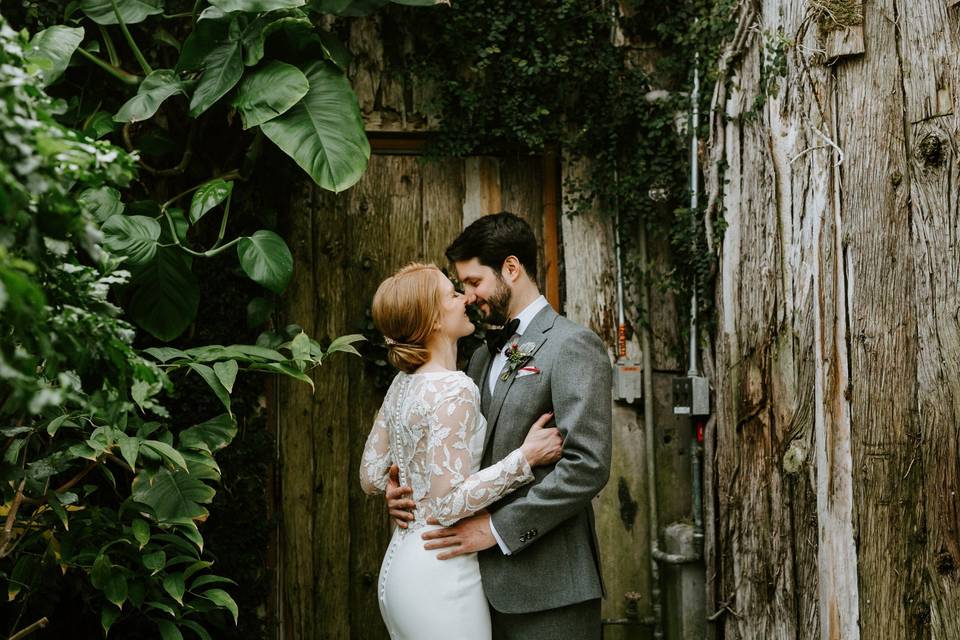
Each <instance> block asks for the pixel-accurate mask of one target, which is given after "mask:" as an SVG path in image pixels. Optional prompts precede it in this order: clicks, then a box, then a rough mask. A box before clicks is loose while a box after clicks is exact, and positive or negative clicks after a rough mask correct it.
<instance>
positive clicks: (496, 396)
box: [483, 306, 558, 451]
mask: <svg viewBox="0 0 960 640" xmlns="http://www.w3.org/2000/svg"><path fill="white" fill-rule="evenodd" d="M557 316H558V314H557V312H556V311H554V310H553V309H552V308H551V307H549V306H547V307H544V308H543V309H541V310H540V312H539V313H538V314H537V315H536V316H534V318H533V320H532V321H531V322H530V325H529V326H528V327H527V330H526V331H525V332H524V333H523V335H522V336H520V339H519V341H518V342H520V344H521V345H522V344H526V343H528V342H532V343H534V347H533V349H532V352H531V356H532V355H533V354H535V353H536V352H537V351H539V350H540V347H541V346H543V343H544V342H546V340H547V332H548V331H550V329H551V328H552V327H553V323H554V322H556V320H557ZM506 366H507V365H506V364H505V365H504V367H506ZM484 370H485V374H484V377H483V386H484V389H486V388H487V385H488V384H489V382H488V376H490V375H497V376H499V375H500V372H499V371H498V372H496V374H491V372H490V357H489V354H488V355H487V359H486V364H485V369H484ZM516 379H517V374H516V372H515V371H514V372H512V373H510V376H509V377H508V378H507V379H506V380H497V383H496V386H495V387H494V388H493V397H492V398H491V399H490V404H489V406H488V407H487V408H486V409H484V410H483V413H484V415H485V416H486V418H487V433H486V435H485V436H484V442H483V449H484V451H486V450H487V447H488V445H489V444H490V438H491V437H492V435H493V432H494V430H495V426H496V424H497V419H498V418H499V417H500V410H501V409H503V403H504V401H505V400H506V399H507V393H508V392H509V391H510V387H512V386H513V381H514V380H516Z"/></svg>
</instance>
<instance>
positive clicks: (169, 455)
mask: <svg viewBox="0 0 960 640" xmlns="http://www.w3.org/2000/svg"><path fill="white" fill-rule="evenodd" d="M140 446H141V447H146V448H147V449H150V450H151V451H153V452H154V453H156V454H157V455H159V456H160V457H161V458H163V459H164V460H166V461H167V462H169V463H170V464H173V465H176V466H178V467H180V468H181V469H183V470H184V471H187V470H188V469H187V461H186V460H184V459H183V456H182V455H180V452H179V451H177V450H176V449H174V448H173V447H171V446H170V445H168V444H167V443H166V442H160V441H159V440H144V441H143V442H142V443H140Z"/></svg>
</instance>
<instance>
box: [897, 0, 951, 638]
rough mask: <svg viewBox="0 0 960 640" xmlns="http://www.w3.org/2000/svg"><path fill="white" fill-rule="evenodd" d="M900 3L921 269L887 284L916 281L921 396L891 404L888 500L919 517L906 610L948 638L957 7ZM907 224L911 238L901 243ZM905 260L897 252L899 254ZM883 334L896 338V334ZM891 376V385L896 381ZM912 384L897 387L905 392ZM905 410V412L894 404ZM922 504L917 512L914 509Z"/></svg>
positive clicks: (910, 537)
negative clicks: (896, 443)
mask: <svg viewBox="0 0 960 640" xmlns="http://www.w3.org/2000/svg"><path fill="white" fill-rule="evenodd" d="M898 6H899V7H900V11H901V13H900V19H899V22H900V25H899V29H898V30H897V31H896V35H897V36H899V52H900V56H901V62H902V68H903V92H904V114H903V117H904V119H905V121H906V122H907V123H909V124H908V126H907V128H906V148H905V150H904V155H905V156H906V159H907V161H908V163H909V166H908V171H907V172H905V173H904V174H903V175H904V177H905V179H906V181H905V182H906V183H905V184H904V183H901V184H900V185H898V187H897V188H896V191H897V194H898V197H899V198H901V199H907V204H906V205H905V206H904V207H903V209H904V210H905V211H904V212H903V214H901V215H897V216H896V218H895V220H896V222H897V223H899V224H898V225H897V228H896V229H891V230H890V232H889V233H890V234H891V235H892V234H893V233H894V232H895V231H900V233H901V243H902V244H904V245H906V251H905V252H906V253H909V254H910V255H911V257H912V262H913V277H912V278H911V277H910V276H909V275H908V274H903V273H902V271H903V270H906V269H908V268H909V267H907V264H909V262H907V263H905V262H903V261H899V262H898V264H897V267H898V269H899V271H898V273H897V277H898V280H897V281H893V282H891V283H890V285H891V286H892V287H897V288H899V287H900V286H908V285H909V284H911V280H912V284H913V287H914V288H915V289H914V295H913V304H912V307H911V309H910V311H911V312H912V315H913V319H915V321H916V337H915V340H916V356H915V364H916V387H915V392H916V397H915V400H914V402H913V403H910V404H907V405H901V406H899V407H890V409H891V413H892V414H893V415H895V416H896V417H897V418H898V419H899V421H901V422H902V423H903V427H902V428H903V439H902V440H901V443H902V445H903V446H904V450H903V453H902V457H901V458H899V459H897V461H898V462H900V463H901V464H900V465H898V468H897V469H896V471H898V472H899V475H898V476H896V477H895V479H894V482H893V483H892V484H893V487H894V489H895V491H892V492H891V494H892V496H891V497H894V498H901V499H903V500H904V501H905V502H904V504H903V509H904V511H906V512H907V513H908V514H910V516H911V518H910V520H907V518H903V520H902V522H903V524H904V525H906V526H912V528H911V529H907V530H904V531H903V534H902V535H904V536H907V540H906V544H905V545H904V546H905V547H906V551H907V553H908V554H909V555H907V556H906V557H905V558H904V559H905V560H907V561H908V562H909V563H910V564H909V565H908V568H907V570H908V571H909V574H910V576H911V578H913V576H914V575H915V574H916V573H917V572H919V573H920V574H921V575H922V576H923V577H925V578H926V579H925V580H924V581H923V583H922V584H923V591H920V590H919V589H918V588H917V587H918V582H917V580H916V579H911V581H910V587H913V588H912V589H911V590H910V591H908V592H906V593H905V595H906V596H907V597H908V598H909V600H908V602H906V603H904V608H905V609H906V610H907V611H906V615H907V619H908V620H910V621H911V622H912V623H913V624H920V623H924V622H927V621H928V624H929V633H930V637H931V638H950V637H954V636H956V635H957V632H958V630H960V586H958V581H957V576H958V575H960V570H958V566H960V463H958V461H960V437H958V432H957V424H960V402H958V400H960V326H958V324H957V310H958V309H960V253H958V251H957V220H958V219H960V211H958V202H957V184H960V167H958V163H957V159H958V158H957V147H956V132H957V129H958V126H960V117H958V113H960V110H958V105H956V104H955V100H954V99H953V98H952V96H956V95H957V91H958V89H960V69H958V68H957V64H956V60H957V56H958V53H960V39H958V31H957V29H958V27H960V16H958V15H957V13H956V11H948V9H947V8H946V7H943V6H941V5H939V3H919V4H904V5H903V6H900V5H899V4H898ZM903 216H906V219H904V217H903ZM906 228H909V231H910V238H911V239H912V243H911V242H906V241H904V236H903V235H902V234H903V233H905V229H906ZM884 237H886V233H885V234H884ZM891 242H892V239H891V240H888V242H887V243H885V244H884V247H886V246H889V243H891ZM911 245H912V246H911ZM897 248H898V249H899V246H898V247H897ZM901 257H903V253H901V251H897V252H896V253H895V254H894V257H893V258H901ZM893 258H891V260H892V259H893ZM891 290H897V289H891ZM897 297H898V298H899V297H901V296H897ZM902 297H903V298H908V296H902ZM892 320H893V318H891V326H892ZM910 320H911V317H910V315H907V316H906V317H904V318H902V319H901V322H903V323H904V324H903V325H896V327H897V328H896V332H897V333H896V334H895V335H897V336H898V337H899V335H900V334H901V333H905V332H910V331H912V329H913V327H912V326H911V325H910V324H909V322H910ZM910 337H911V338H913V336H912V335H910ZM898 342H899V340H898ZM879 343H880V344H884V345H889V337H888V336H883V339H882V340H880V341H879ZM904 343H905V344H904V346H908V347H909V345H910V343H909V342H907V341H904ZM898 346H899V345H898ZM907 357H908V360H909V359H911V358H909V356H907ZM891 373H893V372H891ZM888 375H889V374H888ZM887 380H889V382H888V385H889V386H892V385H893V383H894V380H893V379H892V378H887V377H885V378H884V381H887ZM904 386H906V387H907V389H910V390H913V388H914V387H913V385H912V384H911V385H904ZM907 389H904V390H902V391H900V392H899V393H900V398H903V397H904V396H905V395H906V393H907ZM892 402H894V400H891V404H892ZM897 408H899V415H898V414H897V413H893V412H894V411H896V409H897ZM903 465H906V466H905V467H904V466H903ZM896 479H900V482H897V481H896ZM903 485H906V486H903ZM917 510H921V517H916V516H915V514H916V511H917ZM921 554H922V556H921ZM918 556H920V557H918Z"/></svg>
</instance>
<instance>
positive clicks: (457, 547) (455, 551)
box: [420, 511, 497, 560]
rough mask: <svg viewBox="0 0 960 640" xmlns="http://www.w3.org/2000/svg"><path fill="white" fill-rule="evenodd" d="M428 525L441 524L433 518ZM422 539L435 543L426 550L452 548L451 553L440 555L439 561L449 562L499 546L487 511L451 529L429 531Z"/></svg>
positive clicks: (465, 519) (426, 545) (430, 543)
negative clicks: (458, 557) (451, 559)
mask: <svg viewBox="0 0 960 640" xmlns="http://www.w3.org/2000/svg"><path fill="white" fill-rule="evenodd" d="M427 523H428V524H439V523H438V522H437V521H436V520H434V519H433V518H430V519H428V520H427ZM420 537H421V538H423V539H424V540H432V541H433V542H428V543H427V544H425V545H423V548H424V549H444V548H446V547H452V549H451V550H450V551H447V552H444V553H441V554H440V555H438V556H437V559H438V560H449V559H450V558H455V557H457V556H462V555H463V554H465V553H474V552H476V551H483V550H484V549H489V548H490V547H492V546H494V545H495V544H497V541H496V539H495V538H494V537H493V533H491V532H490V514H489V513H487V512H486V511H481V512H480V513H478V514H476V515H474V516H471V517H469V518H464V519H463V520H461V521H459V522H457V523H456V524H453V525H451V526H449V527H445V528H443V529H433V530H431V531H427V532H426V533H424V534H423V535H421V536H420Z"/></svg>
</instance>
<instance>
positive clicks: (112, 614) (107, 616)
mask: <svg viewBox="0 0 960 640" xmlns="http://www.w3.org/2000/svg"><path fill="white" fill-rule="evenodd" d="M119 617H120V609H117V608H116V607H114V606H111V605H104V606H103V609H101V610H100V626H101V627H103V635H104V637H106V636H107V635H109V633H110V627H112V626H113V623H114V622H116V621H117V618H119Z"/></svg>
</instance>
